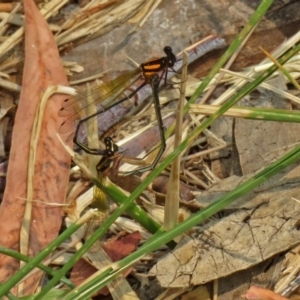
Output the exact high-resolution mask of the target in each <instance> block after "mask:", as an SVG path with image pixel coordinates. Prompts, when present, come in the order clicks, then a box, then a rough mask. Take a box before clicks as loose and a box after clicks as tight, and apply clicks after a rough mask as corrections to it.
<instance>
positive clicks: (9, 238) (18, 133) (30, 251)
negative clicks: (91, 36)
mask: <svg viewBox="0 0 300 300" xmlns="http://www.w3.org/2000/svg"><path fill="white" fill-rule="evenodd" d="M24 8H25V22H26V23H25V24H26V25H25V66H24V73H23V87H22V92H21V98H20V103H19V107H18V111H17V114H16V119H15V125H14V130H13V138H12V147H11V151H10V160H9V166H8V171H7V182H6V189H5V192H4V199H3V202H2V205H1V207H0V232H1V235H0V245H1V246H4V247H7V248H11V249H14V250H19V249H20V236H21V237H22V238H23V242H22V247H21V248H22V251H21V252H25V253H24V254H26V255H29V256H34V255H36V254H37V253H39V252H40V251H41V250H42V249H43V248H45V247H46V246H47V245H48V244H49V243H50V242H51V241H52V240H53V239H55V237H56V236H57V235H58V231H59V229H60V227H61V222H62V217H63V206H62V204H64V199H65V192H66V186H67V183H68V172H69V166H70V157H69V155H68V154H67V153H66V151H65V150H64V148H63V146H62V145H61V143H60V142H59V140H58V138H57V132H59V126H60V124H61V123H62V122H63V121H64V120H63V118H60V117H59V116H58V110H59V109H60V108H61V103H62V101H63V100H64V99H65V98H66V95H62V94H60V95H59V94H55V95H53V96H51V97H50V98H49V100H48V101H47V103H46V107H45V111H44V115H43V116H42V117H40V120H41V130H40V133H39V134H37V136H35V138H36V139H37V144H36V146H34V147H31V148H30V139H31V134H32V132H34V126H33V124H34V118H35V114H36V111H37V108H38V105H39V102H40V100H41V97H42V96H43V94H44V92H45V90H46V88H47V87H48V86H49V85H52V86H55V85H67V84H68V82H67V77H66V74H65V72H64V69H63V67H62V64H61V61H60V57H59V53H58V50H57V47H56V43H55V40H54V38H53V36H52V33H51V31H50V29H49V28H48V25H47V23H46V21H45V20H44V18H43V17H42V15H41V14H40V12H39V10H38V9H37V7H36V6H35V4H34V2H33V1H32V0H24ZM62 138H63V139H65V138H66V137H62ZM30 151H33V152H30ZM30 157H31V158H30ZM29 158H30V159H29ZM25 212H26V214H25ZM24 215H25V216H26V217H25V219H24ZM21 228H22V234H21ZM18 268H19V262H18V261H16V260H13V259H11V258H9V257H6V256H3V255H1V256H0V281H1V282H3V281H6V280H7V279H8V278H9V277H10V276H11V275H12V274H13V273H14V272H15V271H17V270H18ZM39 276H40V274H36V275H35V276H32V277H31V278H29V279H27V280H26V282H25V284H24V288H25V292H24V293H26V294H28V293H32V292H33V291H34V289H35V288H36V285H37V283H38V282H39Z"/></svg>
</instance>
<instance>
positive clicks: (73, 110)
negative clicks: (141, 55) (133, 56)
mask: <svg viewBox="0 0 300 300" xmlns="http://www.w3.org/2000/svg"><path fill="white" fill-rule="evenodd" d="M164 52H165V54H166V55H165V56H163V57H161V58H158V59H153V60H150V61H148V62H145V63H142V64H141V65H140V66H139V68H137V69H135V70H133V71H130V72H128V73H126V74H125V75H122V76H120V77H117V78H116V79H114V80H113V81H111V82H110V83H103V84H101V85H99V86H98V87H96V89H95V91H93V93H94V94H95V93H97V94H98V95H97V96H96V99H94V100H93V101H94V103H96V104H97V105H98V107H97V112H95V113H92V114H90V115H84V113H83V111H85V110H86V109H87V106H89V105H91V104H90V102H88V101H87V100H86V99H84V98H78V97H75V98H68V99H66V100H65V101H64V102H63V104H62V108H61V109H60V111H59V115H60V116H62V117H67V119H66V121H65V122H63V124H62V125H61V129H60V131H61V133H66V132H69V131H72V127H73V126H74V119H79V121H78V123H77V126H76V130H75V134H74V138H73V141H74V143H75V144H76V145H77V146H78V147H79V148H81V149H82V150H83V151H85V152H86V153H88V154H92V155H101V156H103V157H104V158H105V159H106V160H107V161H108V162H109V161H112V160H113V159H114V157H115V154H116V153H118V151H119V149H118V146H117V145H116V144H114V143H113V141H112V138H111V137H106V138H105V139H104V142H105V149H91V148H89V147H88V146H86V145H85V144H84V143H82V142H81V141H80V140H79V137H78V135H79V133H80V130H81V127H82V125H83V124H87V123H88V122H89V121H90V120H91V119H92V118H94V117H96V116H97V115H99V114H102V113H103V112H106V111H108V110H110V109H112V108H113V107H114V106H116V105H119V104H121V103H123V102H124V101H127V100H128V99H130V98H132V97H133V96H134V95H135V94H136V93H137V92H138V91H139V90H141V89H142V88H143V87H145V86H146V85H150V86H151V90H152V95H153V99H154V108H155V113H156V118H157V123H158V128H159V133H160V139H161V146H160V150H159V151H158V153H157V155H156V157H155V158H154V160H153V162H152V163H151V164H150V165H148V166H144V167H142V168H139V169H137V170H135V171H134V172H133V173H141V172H145V171H147V170H151V169H153V168H154V167H155V166H156V164H157V163H158V161H159V159H160V158H161V156H162V154H163V152H164V150H165V148H166V141H165V136H164V125H163V121H162V116H161V111H160V102H159V96H158V90H159V87H160V85H161V84H163V85H165V84H166V83H167V75H168V72H169V70H172V71H173V72H175V70H174V69H173V67H174V64H175V63H176V56H175V55H174V54H173V52H172V49H171V47H169V46H166V47H164ZM141 77H142V79H143V82H142V83H141V84H140V85H139V86H138V87H137V88H136V89H135V90H134V91H132V92H130V93H129V94H127V95H125V96H124V90H125V91H126V90H127V89H128V88H129V87H130V86H131V85H132V83H134V82H135V81H136V80H138V79H139V78H141ZM100 164H101V165H102V166H101V168H102V169H103V160H100V162H99V164H98V166H97V168H98V167H99V168H100ZM107 165H108V164H107Z"/></svg>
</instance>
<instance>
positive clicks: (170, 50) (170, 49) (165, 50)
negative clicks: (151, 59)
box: [164, 46, 172, 55]
mask: <svg viewBox="0 0 300 300" xmlns="http://www.w3.org/2000/svg"><path fill="white" fill-rule="evenodd" d="M164 52H165V53H166V54H167V55H168V54H170V53H172V48H171V47H170V46H166V47H165V48H164Z"/></svg>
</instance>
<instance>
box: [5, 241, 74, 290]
mask: <svg viewBox="0 0 300 300" xmlns="http://www.w3.org/2000/svg"><path fill="white" fill-rule="evenodd" d="M0 253H1V254H5V255H7V256H10V257H13V258H16V259H18V260H22V261H24V262H26V263H29V262H30V261H31V260H32V259H31V258H30V257H27V256H25V255H23V254H21V253H19V252H17V251H14V250H11V249H7V248H3V247H1V246H0ZM36 267H37V268H39V269H41V270H42V271H44V272H46V273H47V274H48V275H50V276H54V274H55V272H54V271H53V270H52V269H51V268H49V267H47V266H45V265H43V264H38V265H37V266H36ZM61 282H62V283H64V284H65V285H67V286H68V287H70V288H74V284H73V283H72V282H71V281H70V280H68V279H67V278H65V277H62V278H61Z"/></svg>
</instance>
